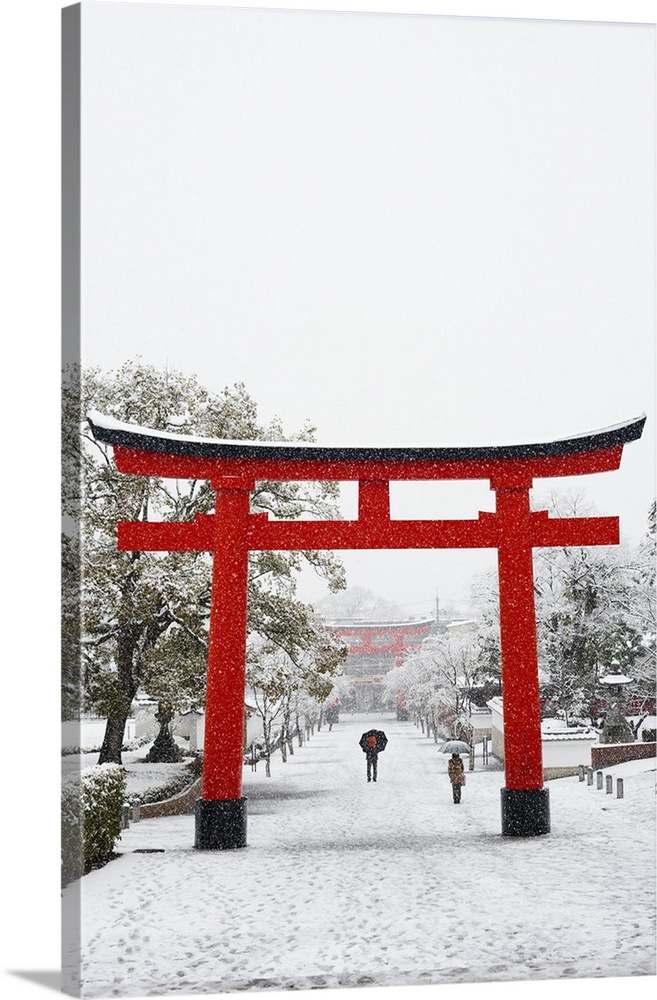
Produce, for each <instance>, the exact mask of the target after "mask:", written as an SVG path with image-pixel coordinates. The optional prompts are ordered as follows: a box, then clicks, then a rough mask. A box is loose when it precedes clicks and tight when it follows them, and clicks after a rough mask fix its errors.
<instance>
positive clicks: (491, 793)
mask: <svg viewBox="0 0 657 1000" xmlns="http://www.w3.org/2000/svg"><path fill="white" fill-rule="evenodd" d="M371 726H375V727H377V728H383V729H385V731H386V733H387V735H388V737H389V740H390V742H389V744H388V747H387V749H386V751H385V753H383V754H382V755H380V758H379V781H378V782H377V783H376V784H374V783H370V784H367V783H366V781H365V758H364V755H363V753H362V752H361V750H360V749H359V747H358V738H359V736H360V734H361V732H362V731H363V730H364V729H368V728H370V727H371ZM646 767H648V768H653V770H652V771H651V770H646ZM272 768H273V776H272V777H271V778H269V779H267V778H266V777H265V775H264V765H262V764H261V765H259V767H258V771H257V772H255V773H253V772H251V771H250V769H248V768H245V772H244V794H245V795H246V796H247V797H248V844H249V846H248V847H247V848H245V849H243V850H238V851H230V852H199V851H196V850H194V848H193V840H194V818H193V817H192V816H183V817H172V818H170V819H160V820H155V819H154V820H145V821H142V822H141V823H138V824H133V825H132V826H131V828H130V829H129V830H127V831H125V832H124V834H123V837H122V839H121V841H120V843H119V845H118V849H119V850H120V851H122V852H125V853H124V854H123V856H122V857H121V858H120V859H118V860H117V861H114V862H112V863H111V864H110V865H107V866H106V867H105V868H103V869H101V870H100V871H98V872H94V873H91V874H90V875H88V876H86V877H85V878H84V879H82V905H83V932H82V934H83V954H84V962H83V995H84V996H88V997H109V996H122V995H143V996H152V995H158V994H162V993H166V992H169V993H181V994H193V993H206V994H207V993H216V992H225V991H228V990H245V989H246V990H248V989H260V990H261V989H267V988H272V989H279V990H280V989H289V988H291V987H294V988H297V989H299V988H301V989H303V988H306V989H307V988H310V987H317V986H326V987H334V988H335V987H344V986H359V985H360V986H364V985H369V984H377V985H403V984H408V985H411V984H427V983H450V982H452V983H455V982H478V981H492V980H498V981H503V980H526V979H531V978H536V979H559V978H563V977H598V976H629V975H654V973H655V926H654V914H655V888H654V885H655V883H654V874H655V853H654V843H655V802H654V778H655V772H654V761H652V762H650V763H648V762H637V763H635V764H629V765H623V766H622V767H621V768H618V769H616V770H617V771H618V773H625V778H626V781H625V784H626V791H625V798H624V799H622V800H618V799H616V798H613V797H612V796H609V795H605V793H604V792H602V791H598V790H597V789H594V788H588V787H587V786H586V785H585V784H582V783H580V782H579V781H578V780H577V778H566V779H561V780H559V781H554V782H551V783H550V786H549V787H550V797H551V812H552V833H551V834H550V835H549V836H546V837H539V838H531V839H513V838H511V839H510V838H503V837H501V836H500V793H499V789H500V787H501V785H502V784H503V774H502V773H501V772H499V771H497V772H496V771H484V770H475V771H474V772H468V773H467V785H466V787H465V789H464V793H463V800H462V802H461V804H460V805H459V806H455V805H454V804H453V803H452V798H451V788H450V785H449V783H448V780H447V758H446V757H444V756H442V755H439V754H438V753H437V752H436V747H435V746H434V744H433V741H431V740H428V739H427V738H426V737H425V736H422V734H421V733H420V732H419V730H417V729H416V728H415V727H414V726H413V725H412V723H409V722H406V723H400V722H397V721H396V720H395V719H394V718H393V717H392V716H386V717H382V718H375V717H373V716H361V717H354V718H350V717H349V716H343V717H342V718H341V721H340V723H339V724H338V725H336V726H334V728H333V730H332V732H328V730H327V729H322V731H321V732H320V733H317V734H315V735H314V736H313V737H312V739H311V741H310V743H309V744H308V745H306V746H304V747H302V748H299V749H296V751H295V754H294V756H293V757H291V758H290V759H289V760H288V762H287V763H286V764H283V763H282V761H281V760H280V757H279V756H278V755H277V756H276V757H275V758H274V760H273V763H272ZM623 769H624V770H623ZM144 848H147V849H153V848H159V849H162V850H163V851H164V853H155V854H146V853H134V852H135V851H139V850H140V849H144ZM67 891H69V890H67Z"/></svg>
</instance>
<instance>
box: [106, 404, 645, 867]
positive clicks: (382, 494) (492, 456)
mask: <svg viewBox="0 0 657 1000" xmlns="http://www.w3.org/2000/svg"><path fill="white" fill-rule="evenodd" d="M88 419H89V424H90V426H91V428H92V430H93V433H94V434H95V436H96V437H97V438H98V439H99V440H101V441H105V442H106V443H108V444H111V445H112V446H113V447H114V458H115V461H116V465H117V468H118V469H119V471H120V472H126V473H131V474H133V475H146V476H158V477H162V478H170V479H177V478H183V479H207V480H210V482H211V483H212V486H213V488H214V490H215V491H216V510H215V514H214V515H197V517H196V519H195V521H192V522H183V523H180V524H176V523H172V522H144V521H136V522H120V523H119V537H118V543H119V548H121V549H124V550H128V551H130V550H132V551H156V552H157V551H197V552H212V553H214V563H213V583H212V608H211V614H210V638H209V653H208V682H207V696H206V731H205V752H204V764H203V792H202V798H201V799H200V800H199V801H198V802H197V805H196V838H195V845H196V847H198V848H202V849H222V848H236V847H244V846H245V845H246V800H245V798H244V797H243V796H242V768H243V764H242V760H243V734H244V714H243V713H244V688H245V659H246V613H247V606H246V600H247V596H246V595H247V574H248V553H249V552H250V551H278V550H282V551H295V550H301V551H310V550H313V551H317V550H320V549H443V548H464V549H469V548H496V549H497V552H498V569H499V582H500V639H501V648H502V701H503V705H504V745H505V771H506V786H505V787H504V788H503V789H502V790H501V795H502V833H503V834H504V835H506V836H520V837H529V836H536V835H538V834H545V833H548V832H549V830H550V810H549V794H548V791H547V789H546V788H544V787H543V762H542V746H541V719H540V702H539V688H538V656H537V647H536V619H535V608H534V573H533V566H532V551H533V549H534V548H536V547H538V546H559V547H561V546H568V545H616V544H618V541H619V524H618V518H617V517H583V518H550V517H549V515H548V513H547V511H531V510H530V503H529V491H530V489H531V487H532V485H533V480H534V478H535V477H547V478H553V477H555V476H577V475H588V474H591V473H597V472H608V471H612V470H614V469H617V468H618V467H619V465H620V460H621V455H622V450H623V446H624V445H625V444H626V443H627V442H628V441H634V440H636V439H637V438H639V437H640V436H641V433H642V430H643V425H644V423H645V419H646V418H645V416H643V415H642V416H641V417H638V418H636V419H634V420H631V421H627V422H626V423H623V424H618V425H616V426H615V427H609V428H606V429H604V430H601V431H594V432H591V433H590V434H580V435H577V436H575V437H572V438H566V439H561V440H558V441H552V442H548V443H541V444H531V445H508V446H507V445H505V446H495V447H480V448H471V447H467V448H417V447H412V448H376V447H373V448H353V447H337V448H335V447H327V446H324V445H315V444H307V443H303V442H293V443H290V442H263V441H219V440H212V439H207V438H191V437H185V436H183V435H179V434H171V435H166V434H162V433H161V432H159V433H158V432H157V431H152V430H150V429H145V428H136V427H132V426H131V425H130V424H121V423H118V422H117V421H115V420H112V419H110V418H108V417H104V416H102V415H101V414H90V415H89V418H88ZM443 479H445V480H455V479H456V480H458V479H481V480H488V481H489V483H490V487H491V489H492V490H494V491H495V494H496V509H495V512H494V513H489V512H484V513H480V514H479V517H478V518H477V519H474V520H473V519H469V520H445V521H443V520H426V521H420V520H417V521H404V520H392V519H391V517H390V482H391V481H393V480H407V481H408V480H415V481H417V480H424V481H427V480H443ZM290 480H297V481H299V480H331V481H338V482H339V481H354V480H355V481H357V482H358V490H359V510H358V518H357V519H356V520H355V521H276V520H274V521H270V520H269V519H268V517H267V515H266V514H253V513H251V512H250V509H249V498H250V491H251V490H252V489H253V487H254V485H255V482H256V481H269V482H277V481H290Z"/></svg>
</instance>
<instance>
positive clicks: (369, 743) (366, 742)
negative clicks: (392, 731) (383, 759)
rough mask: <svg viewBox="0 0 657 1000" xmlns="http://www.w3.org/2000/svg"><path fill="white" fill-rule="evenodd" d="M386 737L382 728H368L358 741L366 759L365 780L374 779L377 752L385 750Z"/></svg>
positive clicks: (377, 760)
mask: <svg viewBox="0 0 657 1000" xmlns="http://www.w3.org/2000/svg"><path fill="white" fill-rule="evenodd" d="M387 742H388V737H387V736H386V734H385V733H384V732H383V730H382V729H370V730H368V732H366V733H363V735H362V736H361V738H360V740H359V741H358V743H359V746H360V748H361V750H362V751H363V752H364V754H365V760H366V761H367V780H368V781H376V775H377V770H378V763H379V753H380V752H381V751H382V750H385V748H386V743H387Z"/></svg>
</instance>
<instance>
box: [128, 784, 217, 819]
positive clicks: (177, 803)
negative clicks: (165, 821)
mask: <svg viewBox="0 0 657 1000" xmlns="http://www.w3.org/2000/svg"><path fill="white" fill-rule="evenodd" d="M201 783H202V778H198V780H197V781H195V782H194V784H193V785H190V787H189V788H187V789H186V790H185V791H184V792H180V794H179V795H174V796H173V798H171V799H164V800H163V801H162V802H145V803H144V805H143V806H141V808H140V810H139V816H140V818H141V819H152V818H153V817H154V816H182V815H184V814H187V813H193V812H194V805H195V803H196V800H197V799H198V798H200V796H201Z"/></svg>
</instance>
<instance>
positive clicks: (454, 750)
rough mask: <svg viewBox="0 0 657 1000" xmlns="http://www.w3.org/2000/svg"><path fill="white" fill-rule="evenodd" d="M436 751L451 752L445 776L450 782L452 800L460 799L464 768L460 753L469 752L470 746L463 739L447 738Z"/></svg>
mask: <svg viewBox="0 0 657 1000" xmlns="http://www.w3.org/2000/svg"><path fill="white" fill-rule="evenodd" d="M438 753H445V754H447V753H451V755H452V756H451V757H450V759H449V761H448V762H447V776H448V778H449V780H450V781H451V783H452V795H453V797H454V802H455V803H458V802H460V801H461V788H462V787H463V785H464V784H465V768H464V767H463V761H462V760H461V757H460V754H462V753H470V746H469V744H468V743H466V742H465V740H447V742H446V743H443V744H442V746H441V747H440V749H439V751H438Z"/></svg>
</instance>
